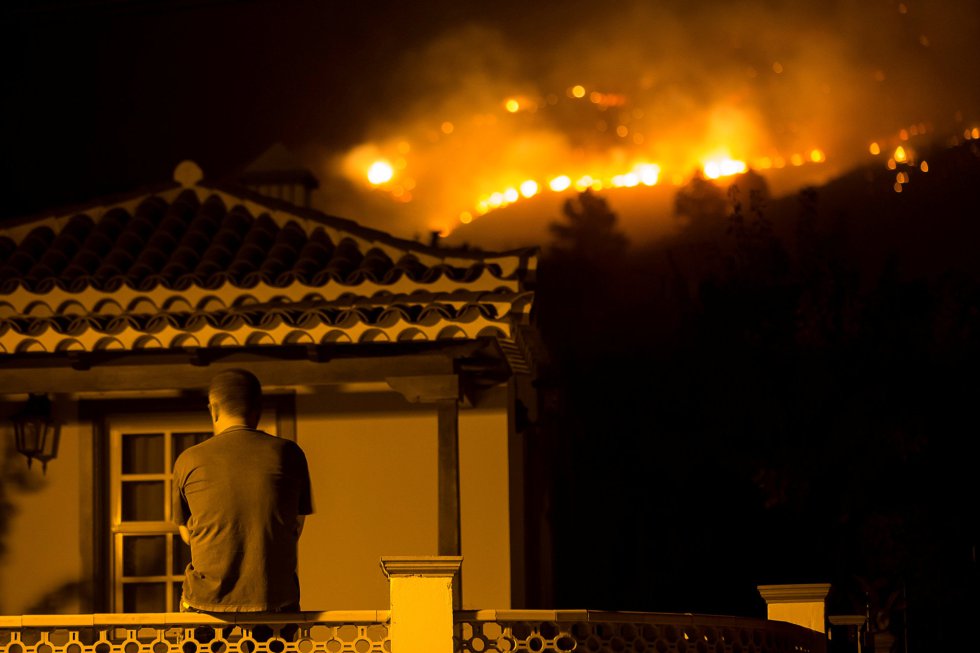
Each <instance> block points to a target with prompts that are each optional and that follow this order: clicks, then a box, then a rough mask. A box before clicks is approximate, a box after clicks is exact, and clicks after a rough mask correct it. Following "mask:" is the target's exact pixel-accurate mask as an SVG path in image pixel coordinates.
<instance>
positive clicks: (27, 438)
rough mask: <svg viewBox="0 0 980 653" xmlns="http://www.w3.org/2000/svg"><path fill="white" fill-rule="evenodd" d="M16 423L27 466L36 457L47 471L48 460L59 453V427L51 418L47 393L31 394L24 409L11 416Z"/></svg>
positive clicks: (17, 437)
mask: <svg viewBox="0 0 980 653" xmlns="http://www.w3.org/2000/svg"><path fill="white" fill-rule="evenodd" d="M10 419H11V420H12V421H13V423H14V440H15V442H16V444H17V451H19V452H20V453H22V454H24V455H25V456H27V467H28V469H30V467H31V462H32V461H33V460H34V459H35V458H36V459H38V460H40V461H41V471H42V472H44V473H47V471H48V461H49V460H52V459H54V457H55V456H57V455H58V436H59V435H60V433H59V429H58V427H57V425H56V424H55V423H54V421H53V420H52V419H51V401H50V400H48V396H47V395H38V394H31V395H29V396H28V399H27V405H26V406H25V407H24V409H23V410H22V411H20V412H19V413H17V414H16V415H14V416H13V417H11V418H10Z"/></svg>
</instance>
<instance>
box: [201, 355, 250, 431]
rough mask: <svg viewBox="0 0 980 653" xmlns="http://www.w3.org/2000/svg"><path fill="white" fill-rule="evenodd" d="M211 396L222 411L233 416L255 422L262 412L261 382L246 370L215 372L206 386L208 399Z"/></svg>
mask: <svg viewBox="0 0 980 653" xmlns="http://www.w3.org/2000/svg"><path fill="white" fill-rule="evenodd" d="M212 398H213V400H214V401H216V402H217V404H218V406H219V407H220V408H221V411H222V412H224V413H226V414H228V415H231V416H233V417H241V418H244V419H245V420H247V421H252V420H254V421H255V423H256V424H257V423H258V418H259V415H261V414H262V384H261V383H259V379H258V378H257V377H256V376H255V375H254V374H252V373H251V372H249V371H248V370H242V369H231V370H225V371H223V372H219V373H218V374H216V375H215V376H214V378H212V379H211V385H210V387H209V388H208V399H209V400H211V399H212ZM249 426H255V424H249Z"/></svg>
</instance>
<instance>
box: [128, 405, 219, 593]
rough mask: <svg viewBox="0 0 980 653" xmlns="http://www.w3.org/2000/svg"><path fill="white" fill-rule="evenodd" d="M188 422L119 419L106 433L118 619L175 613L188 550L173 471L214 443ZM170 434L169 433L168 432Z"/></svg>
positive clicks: (206, 426)
mask: <svg viewBox="0 0 980 653" xmlns="http://www.w3.org/2000/svg"><path fill="white" fill-rule="evenodd" d="M201 421H202V420H201V419H200V417H197V418H196V419H194V418H192V417H191V416H187V417H186V418H185V419H180V418H179V417H177V416H171V417H169V418H166V419H163V420H161V419H160V418H159V417H158V416H153V417H150V416H141V417H139V418H135V419H134V418H129V419H116V420H113V423H112V425H111V428H110V432H109V433H110V447H109V450H110V456H111V464H110V476H111V478H110V484H109V491H110V504H111V513H110V523H111V524H110V525H111V531H112V532H111V535H110V549H111V560H110V568H111V570H112V578H113V581H112V603H113V607H114V609H115V611H116V612H177V611H178V602H179V601H180V588H181V583H182V581H183V575H184V569H185V568H186V566H187V563H189V562H190V549H189V548H188V547H187V545H186V544H184V543H183V541H182V540H181V539H180V535H179V534H178V532H177V527H176V526H175V525H174V524H173V523H172V522H171V507H170V493H171V485H172V475H173V464H174V461H175V460H176V459H177V456H178V455H180V453H181V452H182V451H184V450H185V449H187V448H188V447H191V446H193V445H195V444H198V443H200V442H204V441H205V440H206V439H208V438H209V437H211V429H210V428H209V426H210V425H209V424H207V423H206V422H205V423H202V424H198V423H197V422H201ZM168 427H169V428H168Z"/></svg>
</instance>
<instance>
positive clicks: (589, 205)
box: [549, 190, 629, 265]
mask: <svg viewBox="0 0 980 653" xmlns="http://www.w3.org/2000/svg"><path fill="white" fill-rule="evenodd" d="M563 212H564V214H565V218H566V220H567V224H566V223H561V222H552V223H551V224H550V225H549V229H550V231H551V233H552V234H553V235H554V236H555V242H554V243H553V244H552V247H551V254H552V255H553V256H556V257H560V258H566V259H570V260H573V261H577V262H578V263H580V264H586V265H589V264H593V263H597V264H600V265H601V264H603V263H608V262H610V261H616V260H618V259H619V258H620V257H622V255H623V254H625V253H626V248H627V246H628V245H629V241H628V240H627V238H626V236H625V235H624V234H623V233H622V232H621V231H619V230H618V229H617V228H616V219H617V218H616V214H615V213H613V212H612V210H610V208H609V205H608V204H607V203H606V200H605V199H604V198H602V197H599V196H598V195H595V194H594V193H593V192H592V191H591V190H586V191H585V192H583V193H580V194H579V196H578V197H577V198H576V199H568V200H565V205H564V211H563Z"/></svg>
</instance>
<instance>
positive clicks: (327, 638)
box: [0, 610, 391, 653]
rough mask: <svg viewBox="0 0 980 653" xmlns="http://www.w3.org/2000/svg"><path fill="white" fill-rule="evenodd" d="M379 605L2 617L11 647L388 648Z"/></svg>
mask: <svg viewBox="0 0 980 653" xmlns="http://www.w3.org/2000/svg"><path fill="white" fill-rule="evenodd" d="M388 623H389V613H388V611H386V610H385V611H379V610H352V611H331V612H301V613H296V614H276V615H256V614H251V615H249V614H244V613H243V614H241V615H237V616H236V615H229V618H228V619H223V618H222V619H219V618H216V617H212V616H210V615H204V614H192V613H156V614H93V615H24V616H22V617H0V651H4V652H6V653H171V652H174V653H176V652H179V653H265V652H268V653H312V652H313V651H321V652H322V651H328V652H330V653H390V651H391V639H390V637H389V633H388Z"/></svg>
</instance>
